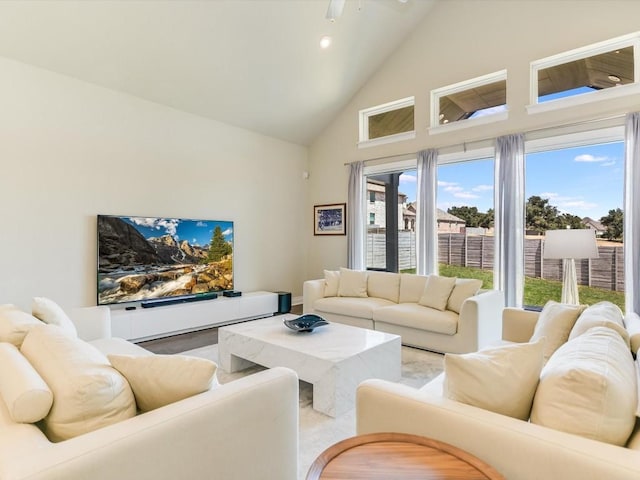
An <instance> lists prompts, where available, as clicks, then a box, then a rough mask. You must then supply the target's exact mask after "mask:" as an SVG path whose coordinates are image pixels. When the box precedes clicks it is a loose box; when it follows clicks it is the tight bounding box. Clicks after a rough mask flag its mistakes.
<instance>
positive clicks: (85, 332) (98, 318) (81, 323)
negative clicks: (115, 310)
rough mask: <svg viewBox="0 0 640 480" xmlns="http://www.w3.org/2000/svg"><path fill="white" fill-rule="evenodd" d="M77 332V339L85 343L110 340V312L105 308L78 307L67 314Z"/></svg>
mask: <svg viewBox="0 0 640 480" xmlns="http://www.w3.org/2000/svg"><path fill="white" fill-rule="evenodd" d="M69 317H70V318H71V321H72V322H73V324H74V325H75V326H76V330H78V337H80V338H81V339H82V340H85V341H91V340H97V339H99V338H111V310H110V309H109V307H106V306H99V307H78V308H73V309H71V311H70V312H69Z"/></svg>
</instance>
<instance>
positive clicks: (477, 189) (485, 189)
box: [471, 185, 493, 192]
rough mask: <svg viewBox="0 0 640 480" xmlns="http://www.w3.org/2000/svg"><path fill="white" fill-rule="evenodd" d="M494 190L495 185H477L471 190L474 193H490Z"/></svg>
mask: <svg viewBox="0 0 640 480" xmlns="http://www.w3.org/2000/svg"><path fill="white" fill-rule="evenodd" d="M490 190H493V185H477V186H475V187H473V188H472V189H471V191H473V192H488V191H490Z"/></svg>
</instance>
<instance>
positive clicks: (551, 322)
mask: <svg viewBox="0 0 640 480" xmlns="http://www.w3.org/2000/svg"><path fill="white" fill-rule="evenodd" d="M584 309H585V306H584V305H568V304H565V303H558V302H555V301H553V300H549V301H548V302H547V303H546V304H545V305H544V307H543V308H542V311H541V312H540V315H539V317H538V321H537V323H536V326H535V329H534V330H533V335H531V339H530V341H532V342H535V341H536V340H538V339H540V338H542V337H546V339H547V340H546V342H545V344H544V359H545V362H546V361H547V360H549V357H551V355H552V354H553V352H555V351H556V350H557V349H558V347H560V345H562V344H563V343H565V342H566V341H567V340H568V339H569V333H571V329H572V328H573V325H574V324H575V323H576V320H577V319H578V316H579V315H580V314H581V313H582V311H583V310H584Z"/></svg>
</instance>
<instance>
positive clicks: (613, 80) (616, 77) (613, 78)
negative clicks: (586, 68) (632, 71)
mask: <svg viewBox="0 0 640 480" xmlns="http://www.w3.org/2000/svg"><path fill="white" fill-rule="evenodd" d="M607 78H608V79H609V80H611V81H612V82H619V81H620V77H618V76H617V75H607Z"/></svg>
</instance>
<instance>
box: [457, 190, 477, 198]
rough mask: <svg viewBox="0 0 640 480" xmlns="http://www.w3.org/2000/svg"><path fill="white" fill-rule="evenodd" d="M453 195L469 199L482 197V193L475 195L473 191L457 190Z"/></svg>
mask: <svg viewBox="0 0 640 480" xmlns="http://www.w3.org/2000/svg"><path fill="white" fill-rule="evenodd" d="M453 196H454V197H456V198H467V199H471V198H480V195H475V194H473V193H471V192H456V193H454V194H453Z"/></svg>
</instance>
